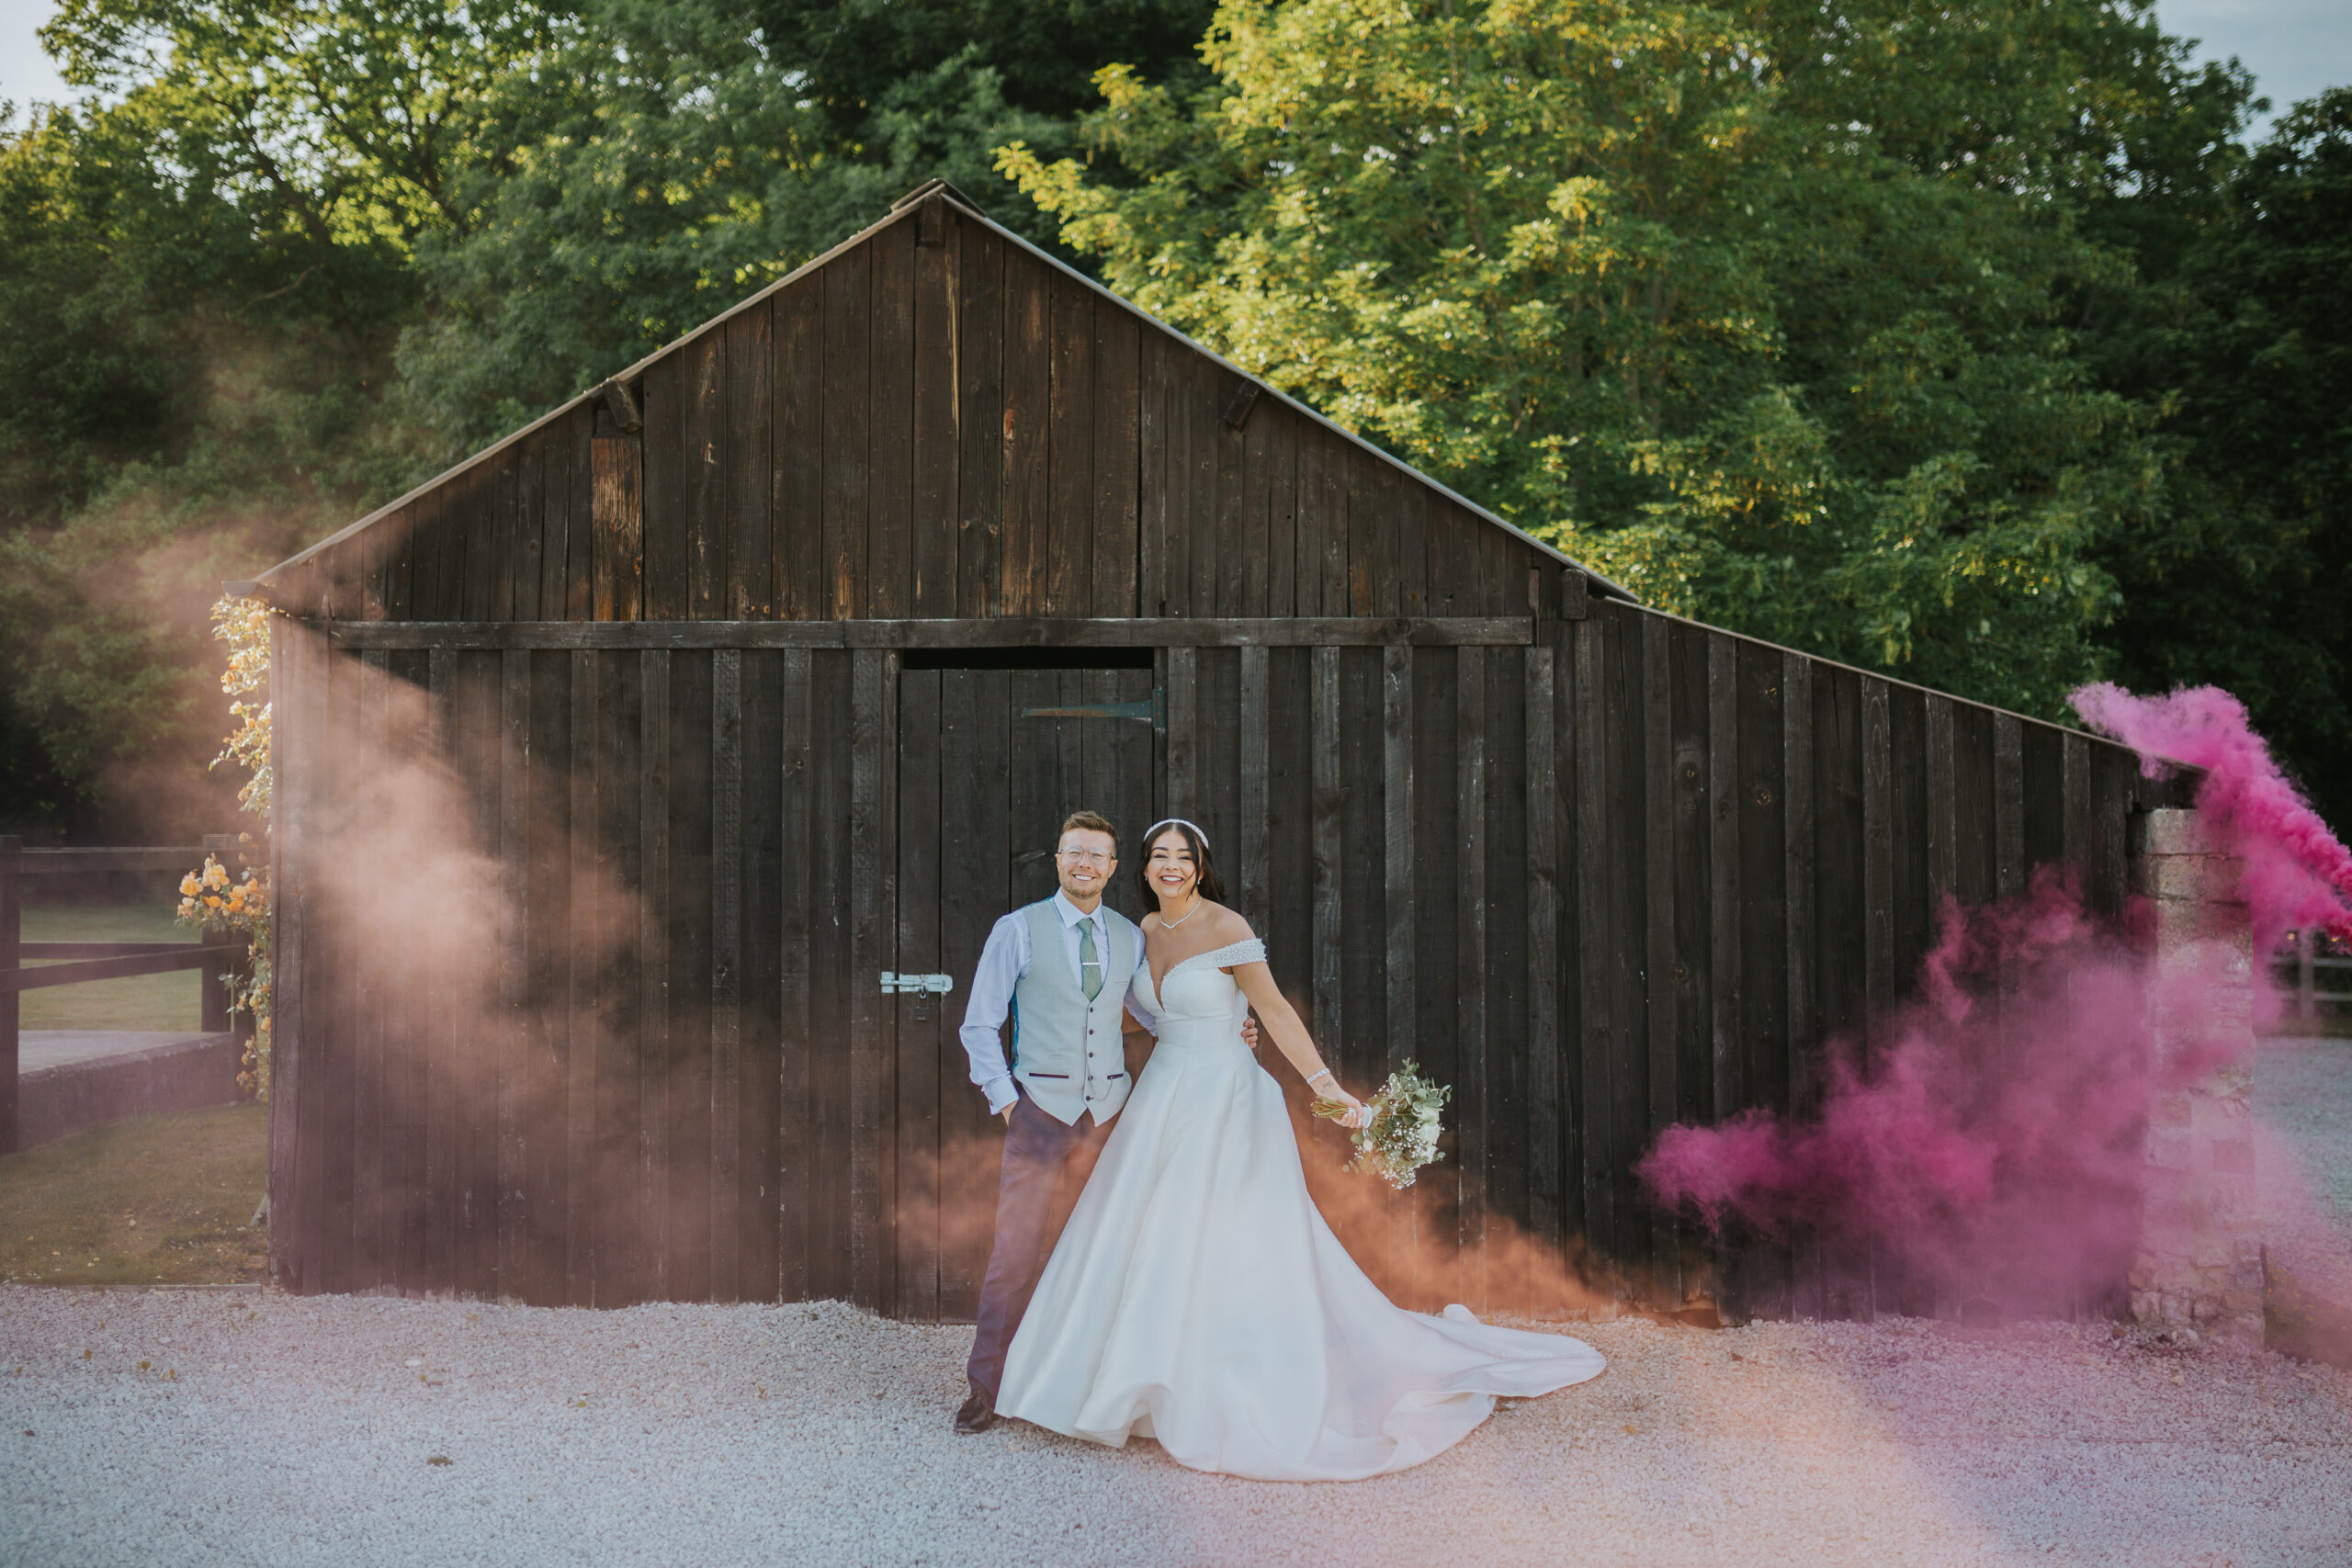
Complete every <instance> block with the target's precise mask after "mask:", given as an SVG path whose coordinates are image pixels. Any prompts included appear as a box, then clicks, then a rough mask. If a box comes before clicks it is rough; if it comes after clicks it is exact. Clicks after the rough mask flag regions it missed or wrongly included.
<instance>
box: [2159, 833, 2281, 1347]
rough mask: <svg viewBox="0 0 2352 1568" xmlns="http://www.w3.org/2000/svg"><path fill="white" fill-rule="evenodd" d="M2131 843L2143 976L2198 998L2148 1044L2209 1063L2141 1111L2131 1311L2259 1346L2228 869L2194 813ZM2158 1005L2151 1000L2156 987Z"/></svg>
mask: <svg viewBox="0 0 2352 1568" xmlns="http://www.w3.org/2000/svg"><path fill="white" fill-rule="evenodd" d="M2132 840H2133V841H2132V845H2131V856H2132V858H2131V884H2132V890H2133V891H2134V892H2136V893H2138V894H2140V895H2141V896H2142V897H2145V898H2147V899H2148V900H2149V903H2150V906H2151V908H2152V909H2153V912H2154V937H2155V951H2154V954H2153V958H2154V967H2155V972H2156V976H2157V977H2158V978H2159V979H2163V978H2166V977H2176V976H2177V977H2179V978H2181V979H2184V980H2187V981H2189V982H2191V985H2190V987H2189V988H2190V989H2192V990H2193V991H2195V992H2196V993H2197V994H2198V997H2199V999H2198V1000H2197V1001H2195V1002H2193V1003H2188V1004H2180V1003H2177V1002H2167V1001H2166V1000H2165V999H2159V1000H2158V1001H2157V1002H2156V1003H2155V1006H2156V1008H2157V1010H2156V1011H2155V1013H2154V1016H2153V1017H2152V1019H2151V1021H2152V1023H2153V1024H2154V1029H2155V1035H2156V1040H2155V1048H2156V1050H2157V1052H2158V1053H2159V1055H2160V1059H2169V1058H2174V1057H2177V1056H2186V1057H2188V1058H2190V1059H2194V1060H2202V1061H2211V1062H2214V1063H2216V1064H2217V1065H2215V1066H2211V1067H2210V1068H2208V1069H2207V1070H2205V1071H2204V1072H2203V1073H2202V1074H2200V1075H2199V1077H2198V1078H2197V1079H2196V1080H2195V1081H2194V1082H2187V1083H2179V1084H2176V1085H2174V1086H2172V1087H2170V1088H2169V1089H2168V1090H2167V1091H2165V1092H2161V1093H2159V1094H2158V1095H2157V1096H2156V1097H2155V1103H2154V1105H2152V1106H2151V1107H2150V1108H2149V1110H2150V1115H2149V1126H2148V1130H2147V1134H2146V1143H2145V1145H2144V1157H2145V1159H2146V1161H2147V1165H2146V1183H2147V1185H2146V1189H2145V1201H2144V1204H2143V1212H2142V1218H2141V1232H2140V1242H2139V1256H2138V1258H2137V1259H2136V1260H2135V1262H2134V1264H2133V1266H2132V1269H2131V1315H2132V1316H2133V1317H2134V1318H2136V1319H2138V1320H2139V1321H2140V1322H2141V1323H2142V1324H2143V1325H2147V1326H2149V1327H2152V1328H2153V1327H2164V1328H2189V1327H2194V1328H2195V1329H2196V1330H2197V1331H2198V1332H2199V1333H2202V1334H2207V1335H2211V1337H2213V1338H2215V1339H2216V1340H2219V1341H2221V1342H2223V1343H2228V1344H2234V1345H2239V1346H2247V1347H2254V1348H2259V1347H2260V1346H2261V1344H2262V1334H2263V1325H2262V1290H2263V1263H2262V1212H2261V1206H2260V1203H2259V1201H2258V1200H2257V1198H2256V1189H2255V1163H2254V1162H2255V1139H2254V1131H2253V1117H2252V1109H2253V1106H2252V1101H2253V1093H2254V1069H2253V1055H2254V985H2255V962H2256V957H2255V953H2254V938H2253V933H2252V931H2250V930H2249V928H2248V926H2247V923H2246V908H2245V902H2244V900H2243V898H2242V897H2241V896H2240V894H2239V890H2238V876H2239V872H2240V869H2241V868H2240V863H2239V862H2238V861H2237V860H2236V859H2235V858H2234V857H2233V856H2231V855H2229V854H2227V853H2225V852H2223V851H2224V846H2223V845H2222V844H2220V843H2218V842H2217V841H2215V840H2214V838H2213V836H2212V835H2211V834H2210V833H2209V832H2208V831H2207V830H2206V829H2205V826H2204V823H2203V822H2202V820H2201V819H2200V818H2199V816H2198V814H2197V813H2196V812H2195V811H2189V810H2178V809H2163V810H2156V811H2149V812H2146V813H2143V814H2142V815H2141V816H2138V817H2135V818H2132ZM2265 962H2267V957H2266V959H2265ZM2157 996H2158V998H2163V996H2164V988H2163V987H2159V989H2158V992H2157ZM2176 1009H2177V1010H2176Z"/></svg>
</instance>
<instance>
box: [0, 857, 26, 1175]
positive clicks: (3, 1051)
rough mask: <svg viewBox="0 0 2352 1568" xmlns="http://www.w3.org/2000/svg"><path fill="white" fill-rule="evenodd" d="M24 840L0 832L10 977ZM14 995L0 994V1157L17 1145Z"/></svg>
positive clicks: (2, 944) (19, 916) (0, 948)
mask: <svg viewBox="0 0 2352 1568" xmlns="http://www.w3.org/2000/svg"><path fill="white" fill-rule="evenodd" d="M24 847H25V840H22V839H20V838H18V837H17V835H16V834H14V833H0V975H11V974H14V973H15V972H16V970H17V965H18V964H21V963H22V962H23V961H24V954H23V953H22V951H21V948H22V944H23V941H24V926H23V923H22V922H23V917H24V900H23V897H22V896H21V894H20V893H19V891H18V889H19V888H20V887H21V886H23V885H22V883H21V882H20V881H19V879H18V878H17V868H16V865H15V859H16V856H17V854H18V852H21V851H22V850H23V849H24ZM19 1016H20V1015H19V1014H18V1012H17V993H16V992H15V991H6V992H0V1154H7V1153H10V1152H12V1151H14V1150H15V1148H16V1146H17V1019H18V1018H19Z"/></svg>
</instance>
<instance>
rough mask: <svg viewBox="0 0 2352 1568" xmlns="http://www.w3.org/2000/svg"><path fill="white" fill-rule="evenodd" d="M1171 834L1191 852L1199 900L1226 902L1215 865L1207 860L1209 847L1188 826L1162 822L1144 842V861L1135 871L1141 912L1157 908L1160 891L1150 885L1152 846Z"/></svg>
mask: <svg viewBox="0 0 2352 1568" xmlns="http://www.w3.org/2000/svg"><path fill="white" fill-rule="evenodd" d="M1170 833H1178V834H1182V836H1183V840H1184V845H1185V847H1186V848H1187V849H1189V850H1191V851H1192V852H1193V869H1194V870H1195V871H1198V872H1199V873H1200V874H1201V879H1200V881H1199V883H1197V884H1196V885H1195V886H1198V888H1199V889H1200V895H1201V897H1204V898H1206V899H1208V900H1210V901H1211V902H1213V903H1218V904H1222V903H1224V902H1225V879H1224V878H1223V877H1221V876H1219V875H1218V874H1216V863H1214V862H1213V861H1211V860H1210V859H1209V844H1208V840H1206V839H1204V838H1202V837H1201V835H1200V833H1199V831H1198V830H1197V829H1194V828H1193V825H1192V824H1191V823H1190V822H1162V823H1161V824H1159V826H1158V827H1157V828H1154V829H1152V830H1151V836H1150V837H1149V838H1148V839H1146V840H1144V841H1143V857H1142V859H1141V860H1140V861H1139V862H1138V863H1137V864H1136V882H1138V883H1139V884H1141V885H1142V886H1143V899H1144V908H1148V909H1157V908H1159V888H1157V887H1154V886H1152V885H1151V846H1152V845H1154V844H1156V843H1158V842H1159V840H1162V839H1164V838H1166V837H1168V835H1169V834H1170Z"/></svg>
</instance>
